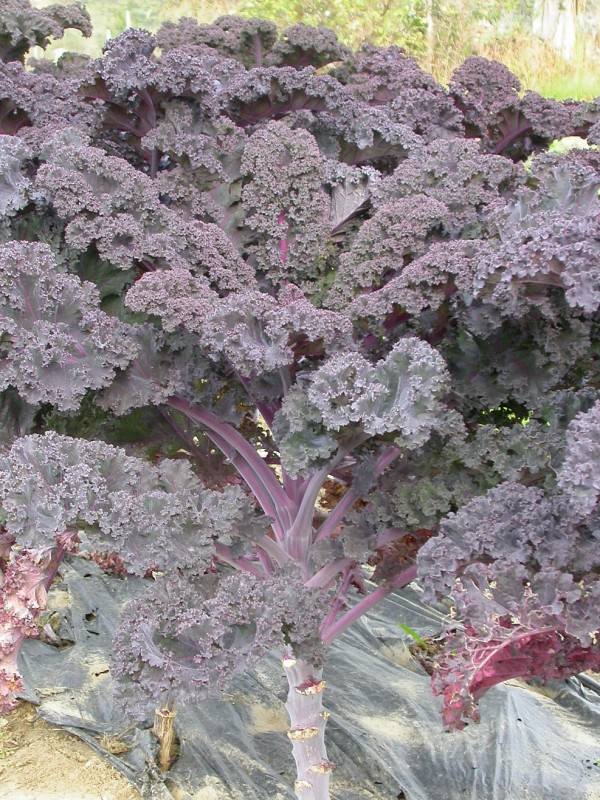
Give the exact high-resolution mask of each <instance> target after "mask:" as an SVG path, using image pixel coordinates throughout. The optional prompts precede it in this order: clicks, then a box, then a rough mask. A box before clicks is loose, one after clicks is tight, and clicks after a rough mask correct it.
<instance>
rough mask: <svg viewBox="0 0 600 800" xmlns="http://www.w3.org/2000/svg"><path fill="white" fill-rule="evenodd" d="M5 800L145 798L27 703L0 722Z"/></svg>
mask: <svg viewBox="0 0 600 800" xmlns="http://www.w3.org/2000/svg"><path fill="white" fill-rule="evenodd" d="M0 800H141V795H140V794H139V793H138V792H137V791H136V790H135V789H134V788H133V786H132V785H131V784H130V783H129V781H127V780H126V779H125V778H124V777H123V776H122V775H120V774H119V773H118V772H117V771H116V770H115V769H113V768H112V767H111V766H110V764H107V763H106V762H105V761H102V759H101V758H99V757H98V756H97V755H96V754H95V753H94V751H93V750H92V749H91V748H90V747H88V746H87V745H86V744H85V743H84V742H82V741H81V740H80V739H78V738H77V737H76V736H73V735H72V734H70V733H67V732H66V731H63V730H61V729H60V728H55V727H54V726H53V725H49V724H48V723H47V722H44V720H41V719H38V718H37V717H36V713H35V708H34V706H32V705H30V704H29V703H21V705H20V706H19V708H17V710H16V711H14V712H13V713H12V714H11V715H10V716H8V717H4V718H0Z"/></svg>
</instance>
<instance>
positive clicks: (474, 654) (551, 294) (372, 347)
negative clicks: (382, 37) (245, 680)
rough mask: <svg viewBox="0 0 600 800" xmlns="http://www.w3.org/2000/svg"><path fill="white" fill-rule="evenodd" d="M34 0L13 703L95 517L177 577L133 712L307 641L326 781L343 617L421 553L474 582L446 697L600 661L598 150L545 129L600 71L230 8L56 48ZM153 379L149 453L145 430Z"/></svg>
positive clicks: (7, 357) (5, 124)
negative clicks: (358, 33)
mask: <svg viewBox="0 0 600 800" xmlns="http://www.w3.org/2000/svg"><path fill="white" fill-rule="evenodd" d="M25 5H26V4H25V3H22V2H21V3H17V4H16V5H15V3H14V2H13V4H12V5H10V4H9V6H8V7H7V10H5V9H3V10H1V11H0V42H1V41H3V40H2V36H4V38H5V39H6V40H7V42H8V41H9V38H7V37H10V43H11V46H10V47H8V45H7V47H5V59H6V62H7V63H5V64H2V65H0V133H1V134H2V135H0V348H1V354H2V361H1V362H0V376H1V377H2V386H1V387H0V423H1V424H0V443H1V447H2V452H1V454H0V500H1V505H2V523H3V533H2V538H1V539H0V568H1V569H2V583H1V586H0V703H1V705H2V709H4V710H6V709H8V708H10V706H11V704H12V703H13V702H14V698H15V695H16V693H18V691H19V686H20V684H19V676H18V671H17V667H16V657H17V654H18V649H19V646H20V644H21V642H22V641H23V639H24V638H25V637H27V636H32V635H35V633H36V630H37V628H36V617H37V614H38V612H39V610H40V609H42V608H43V606H44V602H45V594H46V592H47V591H48V590H49V589H50V586H51V583H52V579H53V577H54V575H55V573H56V571H57V570H58V569H59V568H60V562H61V559H63V558H65V557H67V556H68V554H69V553H73V552H79V553H82V554H98V553H101V554H109V555H110V557H111V558H118V559H119V560H120V563H121V564H122V565H123V569H125V570H127V571H129V572H132V573H135V574H138V575H140V576H146V578H147V582H148V586H147V589H146V590H145V591H142V592H141V594H140V595H139V596H138V597H137V598H135V599H134V600H133V601H131V604H130V605H129V606H128V607H127V609H126V610H125V612H124V616H123V620H122V623H121V625H120V627H119V630H118V632H117V635H116V639H115V646H114V657H113V664H112V673H113V676H114V677H115V679H116V681H117V689H116V696H117V700H118V702H119V703H120V704H121V705H122V706H123V707H124V708H125V709H126V710H127V711H128V712H129V713H131V714H133V715H137V717H138V718H142V719H147V717H148V715H151V714H152V712H153V710H155V709H156V708H157V707H159V706H161V707H165V706H167V707H172V706H173V704H175V703H178V704H182V703H196V702H200V701H201V700H202V699H203V698H204V697H205V696H206V695H207V693H209V692H212V691H220V690H223V689H224V688H226V686H227V685H228V682H229V681H230V680H231V678H232V677H233V676H234V675H236V674H238V673H240V672H241V671H244V670H246V669H248V668H249V667H251V666H252V665H254V664H255V663H256V662H257V660H258V659H259V658H260V657H261V656H262V655H263V654H264V653H266V652H267V651H273V650H275V651H277V652H278V653H279V655H280V656H281V660H282V665H283V671H284V673H285V675H286V676H287V679H288V682H289V695H288V703H287V708H288V711H289V714H290V728H289V731H288V736H289V739H290V742H291V744H292V748H293V753H294V757H295V760H296V765H297V771H298V775H297V781H296V784H295V791H296V794H297V796H298V798H300V800H327V799H328V798H329V789H328V786H329V780H330V777H331V773H332V769H333V765H332V764H331V763H330V762H329V760H328V758H327V752H326V746H325V724H326V718H327V714H326V712H325V711H324V710H323V694H324V688H325V683H324V680H323V675H324V672H323V670H324V668H325V670H326V657H327V646H328V645H329V644H330V643H331V642H332V641H333V640H334V639H335V638H336V637H337V636H339V635H340V634H341V633H342V632H343V631H345V630H346V629H347V628H348V627H349V626H350V625H352V624H353V623H354V622H355V621H356V620H357V619H358V618H359V617H360V616H361V615H363V614H364V613H365V612H367V611H368V610H369V609H371V608H373V607H374V606H375V605H376V604H377V603H378V602H379V601H380V600H381V599H382V598H384V597H385V596H386V595H388V594H389V593H390V592H393V591H394V590H396V589H398V588H400V587H403V586H406V585H407V584H408V583H410V582H411V581H413V580H415V579H418V580H419V581H420V582H421V584H422V585H423V588H424V589H425V590H426V592H427V596H428V597H430V598H436V599H437V598H440V597H441V598H445V600H446V601H448V600H449V601H450V602H451V603H452V609H453V611H452V614H453V619H452V623H451V627H449V628H448V630H446V631H444V632H442V633H441V637H440V638H441V641H442V647H441V650H440V654H439V656H438V658H437V666H436V669H435V671H434V679H433V689H434V691H435V692H436V693H437V694H440V695H441V696H442V702H443V716H444V720H445V722H446V724H447V725H448V727H451V728H457V727H461V726H462V725H464V723H465V721H467V720H474V719H477V714H478V712H477V707H476V704H477V701H478V699H479V698H480V697H481V695H482V694H483V693H484V692H485V691H486V690H487V689H488V688H489V687H490V686H493V685H494V684H495V683H498V682H499V681H502V680H505V679H506V678H508V677H514V676H521V677H524V678H530V677H534V676H537V677H541V678H542V679H549V678H556V677H566V676H568V675H572V674H575V673H577V672H578V671H579V670H581V669H583V668H588V667H594V668H599V667H600V651H599V649H598V637H599V635H600V634H599V632H598V628H597V624H598V618H599V615H598V610H599V606H600V581H599V579H598V572H599V566H600V564H599V562H598V530H599V528H598V524H597V518H598V508H599V506H598V501H599V498H600V487H599V485H598V481H597V473H598V461H599V459H600V445H599V446H596V441H600V438H599V437H600V419H599V415H598V403H600V371H599V369H598V348H597V345H596V344H595V342H596V341H597V337H598V325H599V322H600V318H599V316H598V306H599V304H600V288H599V287H600V235H599V227H598V225H599V220H600V201H599V199H598V189H599V188H600V162H599V159H598V155H597V150H594V149H587V150H577V151H573V152H570V153H567V154H563V155H555V154H550V153H546V152H543V151H545V150H546V148H547V146H548V144H549V143H550V142H551V141H552V139H553V138H555V137H556V136H558V135H566V134H567V133H569V134H574V133H576V134H578V135H580V136H583V137H585V136H587V135H588V133H590V136H591V137H592V138H593V137H594V136H595V129H596V128H597V126H598V119H599V118H600V109H599V108H598V105H597V104H594V103H590V104H581V103H580V104H574V103H570V102H569V103H555V102H554V101H545V100H543V99H542V98H538V97H537V96H535V97H533V96H531V95H527V94H526V95H525V96H523V97H521V96H520V95H519V93H518V89H519V86H518V81H516V79H515V78H514V76H511V75H510V73H509V72H508V71H507V70H506V69H505V68H504V67H502V66H501V65H498V64H494V63H491V62H486V61H484V60H483V59H469V60H468V61H467V62H466V63H465V65H464V66H463V67H461V68H460V69H459V70H458V71H457V73H456V75H455V76H454V79H453V82H452V84H451V86H450V90H449V91H446V90H445V89H444V88H442V87H441V86H439V85H437V84H436V82H435V81H434V80H433V78H431V76H429V75H427V74H426V73H424V72H423V71H422V70H420V68H419V67H418V65H417V64H416V62H415V61H414V59H412V58H410V57H408V56H407V55H406V54H404V53H403V52H402V51H400V50H399V49H397V48H393V47H392V48H374V47H370V46H367V47H365V48H364V50H363V51H361V52H360V53H357V54H353V53H351V52H349V51H348V50H347V49H346V48H344V47H342V46H341V45H339V44H338V43H337V40H336V38H335V36H334V34H333V33H332V32H330V31H311V30H309V29H307V28H306V27H305V26H294V27H293V28H290V29H288V30H287V31H285V32H284V33H283V34H282V35H279V34H278V32H277V30H276V29H275V27H274V26H273V25H272V24H271V23H268V22H265V21H262V20H243V19H238V18H235V17H222V18H220V19H219V20H217V21H216V22H215V23H213V24H211V25H198V24H196V23H195V22H193V21H192V20H182V21H181V22H180V23H179V24H178V25H173V24H167V25H165V26H164V27H163V28H162V29H161V30H160V31H159V32H158V34H157V36H156V38H155V37H153V36H151V35H150V34H149V33H147V32H145V31H138V30H130V31H127V32H126V33H125V34H123V35H122V36H120V37H118V38H117V39H115V40H113V41H111V42H109V43H108V44H107V45H106V48H105V51H104V54H103V56H102V58H100V59H97V60H96V61H91V62H90V61H87V60H85V59H82V58H81V59H78V58H76V57H74V56H70V57H69V56H63V57H62V58H61V59H60V60H59V61H58V62H57V64H52V63H45V64H43V63H42V62H35V63H34V64H33V65H32V66H33V68H32V69H31V70H25V69H24V68H23V66H22V64H21V63H20V61H21V59H22V57H23V55H24V52H25V51H24V50H23V48H25V49H26V48H27V47H28V46H30V45H31V44H35V43H40V41H41V42H42V43H43V42H45V39H43V38H42V39H41V40H40V36H47V35H58V33H56V32H55V31H57V30H58V28H57V27H56V26H55V27H49V23H47V18H46V17H43V14H42V12H33V11H31V15H32V16H31V20H32V23H31V26H30V27H29V28H27V27H25V28H23V29H21V28H18V30H17V28H16V27H15V25H14V20H13V17H14V14H15V9H17V10H19V13H20V9H21V7H22V6H23V7H24V6H25ZM76 9H78V7H76ZM44 13H45V14H46V15H48V14H54V13H55V12H54V11H53V12H50V11H48V9H46V10H45V11H44ZM69 13H70V12H69ZM36 14H37V15H38V16H36ZM64 14H65V15H66V16H63V17H61V19H62V20H63V22H66V21H70V22H71V23H73V22H77V21H79V22H81V20H80V18H79V16H78V14H80V10H77V13H76V12H75V10H74V11H73V14H72V15H71V16H69V14H67V12H66V11H65V12H64ZM11 15H12V16H11ZM40 15H41V16H40ZM19 19H21V17H20V16H19ZM48 19H49V17H48ZM44 20H46V21H44ZM56 25H58V23H56ZM2 26H4V27H2ZM36 26H37V27H36ZM63 27H64V26H63ZM38 29H39V31H38ZM3 30H5V31H8V33H5V34H2V33H1V32H2V31H3ZM35 31H38V33H35ZM157 45H158V46H159V47H160V54H158V52H157V50H156V47H157ZM529 156H534V157H533V158H532V159H530V160H529V161H528V162H527V164H525V163H524V162H525V159H527V158H528V157H529ZM140 414H143V415H144V416H143V419H144V420H145V424H146V426H148V427H149V428H151V430H152V436H153V438H152V446H153V454H154V456H155V458H154V459H153V460H149V459H147V458H143V457H142V456H143V455H144V453H143V451H142V452H140V447H139V446H138V447H135V446H134V445H132V444H128V445H127V446H126V447H119V446H117V444H118V443H119V442H118V437H116V434H115V431H117V430H119V429H120V430H122V429H123V426H124V425H125V424H126V423H129V424H133V423H132V421H135V420H136V419H139V418H140V417H139V416H136V415H140ZM149 438H150V434H147V439H149ZM174 442H176V445H175V446H173V443H174ZM121 444H123V442H121ZM165 453H167V454H169V453H170V454H171V455H172V454H173V453H176V455H177V456H178V458H177V459H170V458H167V457H165ZM219 454H220V456H221V457H220V459H219ZM182 457H183V458H182ZM366 576H368V577H369V578H370V580H366Z"/></svg>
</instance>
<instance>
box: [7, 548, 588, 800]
mask: <svg viewBox="0 0 600 800" xmlns="http://www.w3.org/2000/svg"><path fill="white" fill-rule="evenodd" d="M139 587H140V581H139V580H138V579H131V578H126V579H122V578H118V577H115V576H112V575H106V574H103V573H102V572H101V571H100V570H98V568H97V567H96V566H95V565H94V564H92V563H90V562H89V561H86V560H83V559H73V560H71V561H70V562H69V563H66V564H65V565H64V566H63V568H62V582H61V583H60V584H59V585H58V587H57V588H56V589H55V590H53V594H54V600H53V602H52V607H53V608H54V609H55V614H56V615H58V617H59V621H60V625H59V633H60V635H61V636H62V638H63V639H68V640H70V641H71V642H72V644H71V645H69V646H66V647H63V648H62V649H59V648H57V647H55V646H52V645H50V644H46V643H44V642H42V641H39V640H28V641H27V642H26V643H25V645H24V647H23V652H22V655H21V667H22V671H23V674H24V677H25V683H26V691H25V695H24V696H25V698H26V699H28V700H30V701H32V702H34V703H35V704H36V705H37V707H38V714H39V715H40V716H41V717H43V718H44V719H46V720H48V721H49V722H51V723H52V724H54V725H58V726H61V727H62V728H64V729H66V730H68V731H70V732H71V733H74V734H75V735H77V736H78V737H80V738H81V739H83V740H84V741H86V742H87V743H88V744H90V745H91V746H92V747H93V748H94V749H95V750H96V751H97V752H98V753H99V754H100V755H101V756H102V757H103V758H105V759H106V760H108V761H109V762H110V763H112V764H113V766H115V767H116V768H117V769H118V770H119V771H120V772H122V773H123V774H124V775H125V776H126V777H127V778H128V779H129V780H130V781H131V782H132V783H133V784H134V785H135V786H136V787H137V788H138V790H139V791H140V793H141V794H142V796H143V797H144V798H147V800H173V797H174V796H175V797H177V799H178V800H293V798H295V794H294V792H293V791H292V789H291V787H292V785H293V781H294V777H295V775H294V763H293V759H292V755H291V748H290V746H289V742H288V740H287V737H286V736H285V731H286V728H287V717H286V713H285V708H284V702H285V697H286V693H287V683H286V680H285V677H284V675H283V673H282V669H281V663H280V661H279V660H278V659H277V658H276V657H275V656H273V657H270V658H266V659H264V660H263V661H262V662H261V664H260V666H259V667H258V668H257V669H255V670H254V671H253V672H252V673H250V674H248V675H245V676H243V677H241V678H239V679H237V680H236V681H234V683H233V684H232V686H231V688H230V690H229V691H228V692H227V693H226V695H225V696H223V697H220V698H215V699H210V700H207V701H206V702H204V703H202V704H201V705H199V706H198V707H188V708H179V709H178V713H177V716H176V731H177V735H178V737H179V740H180V755H179V758H178V760H177V762H176V763H175V765H174V767H173V768H172V769H171V770H170V771H169V772H168V773H167V775H166V776H164V775H162V774H161V773H160V771H159V770H158V769H157V767H156V749H157V745H156V740H155V738H154V736H153V735H152V733H151V732H150V730H140V729H138V728H135V727H132V726H131V723H130V722H128V720H127V719H126V718H124V717H123V716H121V715H120V714H119V713H118V712H116V711H115V709H114V707H113V705H112V702H111V679H110V675H109V673H108V659H109V654H110V651H111V637H112V633H113V630H114V627H115V624H116V622H117V619H118V615H119V610H120V608H121V607H122V605H123V603H124V602H125V601H126V600H127V599H128V598H129V597H130V596H131V595H132V594H133V593H134V592H135V591H136V590H138V589H139ZM418 599H419V592H418V588H416V587H414V586H411V587H408V588H407V589H405V590H402V591H401V592H397V593H396V594H394V595H392V596H390V597H389V598H388V599H387V600H386V601H384V602H383V603H382V604H381V605H380V606H378V607H377V609H376V610H375V611H374V612H373V613H371V614H369V615H367V616H366V617H364V618H362V619H361V620H359V621H358V622H357V623H356V624H355V625H354V627H353V628H352V629H350V630H349V631H347V632H346V633H345V634H344V635H343V636H342V637H341V638H340V640H339V642H336V643H335V644H334V645H332V646H331V648H330V649H329V650H328V658H327V663H326V668H325V672H326V674H325V678H326V680H327V689H326V695H325V706H326V707H327V709H328V711H330V713H331V716H330V718H329V720H328V724H327V729H326V737H327V747H328V755H329V758H330V760H331V761H332V762H334V763H335V764H336V769H335V770H334V772H333V775H332V782H331V797H332V800H600V697H599V696H598V695H597V694H595V692H594V691H592V690H590V689H588V688H586V687H584V686H582V685H581V683H580V682H579V681H577V679H571V680H570V681H566V682H556V683H554V684H552V685H551V686H549V687H548V686H546V687H539V688H536V687H533V686H529V685H527V684H525V683H521V682H519V681H512V682H509V683H508V684H504V685H502V686H499V687H496V688H494V689H492V690H491V691H490V692H488V694H487V695H486V696H485V697H484V698H483V700H482V702H481V716H482V722H481V723H480V724H479V725H469V726H468V727H467V728H466V729H465V730H464V731H458V732H456V733H446V732H444V730H443V727H442V724H441V720H440V715H439V700H437V699H436V698H434V697H433V696H432V694H431V690H430V687H429V678H428V676H427V675H425V673H424V672H423V670H422V669H421V667H420V666H419V664H418V663H417V662H416V661H415V660H414V659H412V657H411V656H410V654H409V652H408V650H407V643H410V642H411V639H410V637H409V636H407V635H406V634H405V633H403V631H402V630H401V629H400V628H399V627H398V622H402V623H404V624H405V625H408V626H409V627H410V628H411V629H413V630H414V631H417V632H419V633H420V634H421V635H427V634H428V633H433V632H435V631H436V630H438V629H439V627H440V625H439V616H438V614H437V612H435V611H434V610H428V609H426V608H423V607H422V606H421V605H420V604H419V602H418ZM55 623H56V620H55ZM54 627H56V624H55V625H54ZM115 744H116V746H115ZM123 744H125V745H126V746H127V747H128V748H129V749H127V751H126V752H119V751H120V750H123V749H124V748H123Z"/></svg>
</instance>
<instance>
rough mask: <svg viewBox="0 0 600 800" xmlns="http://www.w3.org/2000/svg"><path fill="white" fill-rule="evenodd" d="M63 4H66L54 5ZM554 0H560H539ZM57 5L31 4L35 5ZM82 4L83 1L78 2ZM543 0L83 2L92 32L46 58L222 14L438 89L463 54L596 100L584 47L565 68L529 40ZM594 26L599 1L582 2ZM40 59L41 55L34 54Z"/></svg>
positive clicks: (529, 83) (599, 85)
mask: <svg viewBox="0 0 600 800" xmlns="http://www.w3.org/2000/svg"><path fill="white" fill-rule="evenodd" d="M59 1H60V2H62V3H65V4H66V3H68V2H71V0H59ZM545 1H546V2H555V3H556V4H557V7H558V6H559V5H560V2H559V0H545ZM51 2H56V0H33V4H34V5H37V6H39V7H41V6H44V5H48V4H49V3H51ZM84 2H85V0H84ZM542 2H544V0H167V2H165V0H112V1H111V2H110V3H107V2H106V0H87V2H85V5H86V6H87V8H88V10H89V11H90V13H91V16H92V20H93V23H94V30H95V34H94V36H93V37H92V39H89V40H86V39H83V37H82V36H81V34H79V33H77V32H73V31H70V32H68V33H67V35H66V36H65V38H64V39H63V40H61V41H60V42H58V43H56V44H55V45H53V46H52V47H51V48H50V51H49V54H50V55H52V54H54V55H55V56H56V54H57V53H58V54H60V52H62V51H63V50H65V49H66V50H76V51H78V52H85V53H87V54H89V55H91V56H97V55H99V53H100V51H101V49H102V46H103V44H104V42H105V41H106V39H108V38H111V37H113V36H116V35H117V34H119V33H121V32H122V31H124V30H125V28H127V27H139V28H146V29H148V30H151V31H155V30H156V29H157V28H158V27H159V26H160V25H161V23H162V22H164V21H165V20H173V21H174V20H177V19H179V18H180V17H183V16H187V17H193V18H194V19H197V20H198V21H199V22H212V21H213V20H214V19H216V18H217V17H219V16H222V15H225V14H241V15H243V16H254V17H263V18H265V19H270V20H272V21H273V22H275V23H276V24H277V25H278V26H280V27H281V28H284V27H286V26H288V25H291V24H293V23H296V22H303V23H305V24H307V25H314V26H317V27H321V26H322V27H327V28H332V29H333V30H334V31H335V32H336V33H337V35H338V37H339V38H340V40H341V41H342V42H344V43H345V44H348V45H350V46H351V47H353V48H358V47H360V46H361V45H362V44H363V43H364V42H372V43H373V44H377V45H383V46H385V45H390V44H395V45H399V46H400V47H403V48H405V49H406V50H407V51H408V52H409V53H411V54H412V55H415V56H416V57H417V58H418V59H419V60H420V62H421V65H422V66H423V67H425V68H426V69H429V71H431V72H432V73H433V74H434V75H435V77H436V78H437V79H438V80H439V81H440V82H442V83H446V82H447V81H448V79H449V77H450V75H451V74H452V71H453V70H454V69H455V68H456V67H457V66H458V65H459V64H460V63H462V61H463V60H464V59H465V58H466V57H467V56H469V55H482V56H485V57H487V58H493V59H496V60H499V61H501V62H502V63H504V64H506V66H508V68H509V69H511V70H512V71H513V72H514V73H515V74H516V75H517V76H518V77H519V78H520V80H521V82H522V83H523V88H524V89H534V90H536V91H539V92H540V93H541V94H544V95H546V96H552V97H557V98H561V99H562V98H565V97H572V98H574V99H593V98H594V97H597V96H598V95H600V51H599V50H598V48H596V49H595V52H593V53H591V54H590V52H589V48H588V49H587V50H586V51H585V52H584V51H583V50H582V51H581V52H580V53H579V54H578V57H577V58H576V59H575V60H572V61H570V62H565V61H564V60H563V59H562V58H561V57H560V56H559V55H558V54H557V53H556V52H555V51H554V50H553V49H552V48H551V47H550V46H549V45H548V44H547V43H545V42H543V41H542V40H541V39H539V38H537V37H534V36H533V35H532V21H533V17H534V14H535V12H536V8H538V9H539V4H540V3H542ZM586 9H587V13H591V14H596V15H597V16H598V22H599V25H600V0H587V3H586ZM37 55H38V57H40V56H41V55H42V54H41V51H40V52H39V53H38V54H37Z"/></svg>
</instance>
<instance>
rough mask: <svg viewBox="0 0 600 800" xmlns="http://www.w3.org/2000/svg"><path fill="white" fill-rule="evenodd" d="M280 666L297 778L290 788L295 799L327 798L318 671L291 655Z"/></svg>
mask: <svg viewBox="0 0 600 800" xmlns="http://www.w3.org/2000/svg"><path fill="white" fill-rule="evenodd" d="M282 664H283V669H284V672H285V676H286V678H287V680H288V686H289V691H288V696H287V703H286V704H285V707H286V709H287V712H288V715H289V718H290V728H289V730H288V732H287V735H288V739H289V740H290V741H291V743H292V751H293V754H294V761H295V762H296V772H297V776H298V777H297V779H296V783H295V784H294V789H295V791H296V794H297V795H298V797H301V798H306V800H321V798H324V797H325V798H327V797H329V776H330V774H331V771H332V769H333V764H331V763H330V762H329V761H328V760H327V752H326V750H325V724H326V722H327V717H328V716H329V715H328V713H327V711H325V710H324V708H323V690H324V689H325V681H323V680H322V670H320V669H315V668H314V667H313V666H312V665H310V664H307V663H306V662H304V661H302V660H298V659H296V658H294V657H293V656H284V657H283V660H282Z"/></svg>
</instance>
